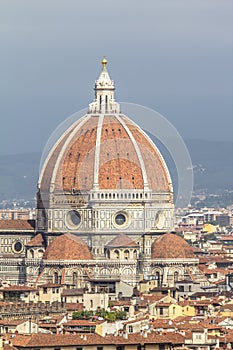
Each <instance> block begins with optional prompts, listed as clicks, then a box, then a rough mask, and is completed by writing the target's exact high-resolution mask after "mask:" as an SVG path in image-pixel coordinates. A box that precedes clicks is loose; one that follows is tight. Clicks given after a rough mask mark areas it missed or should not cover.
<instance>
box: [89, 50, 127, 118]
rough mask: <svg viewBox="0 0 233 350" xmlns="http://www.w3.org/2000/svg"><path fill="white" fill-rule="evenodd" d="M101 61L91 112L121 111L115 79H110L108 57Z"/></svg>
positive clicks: (107, 112) (90, 106)
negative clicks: (116, 99)
mask: <svg viewBox="0 0 233 350" xmlns="http://www.w3.org/2000/svg"><path fill="white" fill-rule="evenodd" d="M101 63H102V71H101V73H100V75H99V78H98V79H97V80H96V81H95V99H94V101H93V102H92V103H90V104H89V113H94V114H109V113H119V112H120V106H119V104H118V103H116V102H115V100H114V90H115V87H114V81H113V80H111V79H110V76H109V74H108V71H107V67H106V65H107V59H106V57H103V59H102V61H101Z"/></svg>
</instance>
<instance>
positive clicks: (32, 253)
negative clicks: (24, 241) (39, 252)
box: [29, 249, 35, 259]
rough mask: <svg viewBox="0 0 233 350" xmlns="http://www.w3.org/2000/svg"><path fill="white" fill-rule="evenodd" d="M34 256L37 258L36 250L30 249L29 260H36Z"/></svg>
mask: <svg viewBox="0 0 233 350" xmlns="http://www.w3.org/2000/svg"><path fill="white" fill-rule="evenodd" d="M34 256H35V254H34V250H33V249H30V250H29V258H30V259H34Z"/></svg>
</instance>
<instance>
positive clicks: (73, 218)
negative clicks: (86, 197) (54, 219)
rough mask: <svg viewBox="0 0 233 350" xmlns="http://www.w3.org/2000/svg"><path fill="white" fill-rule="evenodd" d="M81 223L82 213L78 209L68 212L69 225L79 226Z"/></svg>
mask: <svg viewBox="0 0 233 350" xmlns="http://www.w3.org/2000/svg"><path fill="white" fill-rule="evenodd" d="M80 223H81V215H80V214H79V212H78V211H76V210H71V211H69V212H68V213H67V224H68V225H69V226H73V227H76V226H79V225H80Z"/></svg>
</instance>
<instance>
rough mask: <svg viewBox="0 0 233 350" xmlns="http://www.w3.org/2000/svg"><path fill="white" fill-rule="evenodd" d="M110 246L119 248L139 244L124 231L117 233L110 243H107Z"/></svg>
mask: <svg viewBox="0 0 233 350" xmlns="http://www.w3.org/2000/svg"><path fill="white" fill-rule="evenodd" d="M106 246H107V247H108V248H119V247H129V248H132V247H138V244H137V243H136V242H134V241H133V240H132V239H130V238H129V237H128V236H126V235H125V234H124V233H122V234H120V235H117V236H116V237H114V238H113V239H112V240H111V241H110V242H108V244H107V245H106Z"/></svg>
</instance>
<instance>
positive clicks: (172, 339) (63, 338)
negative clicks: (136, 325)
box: [12, 332, 184, 349]
mask: <svg viewBox="0 0 233 350" xmlns="http://www.w3.org/2000/svg"><path fill="white" fill-rule="evenodd" d="M12 343H13V345H14V346H19V347H21V348H22V349H23V348H32V347H38V346H40V347H42V346H47V347H48V346H51V347H52V346H70V345H104V344H113V345H115V344H117V345H125V344H166V343H167V344H183V343H184V337H183V336H182V335H181V334H178V333H175V334H174V332H172V334H156V333H148V334H147V337H143V336H142V335H140V334H129V335H128V339H125V338H124V337H123V336H112V335H110V336H105V337H101V336H100V335H98V334H85V335H80V334H72V335H69V334H43V336H41V334H32V335H16V336H15V337H14V338H12Z"/></svg>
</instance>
